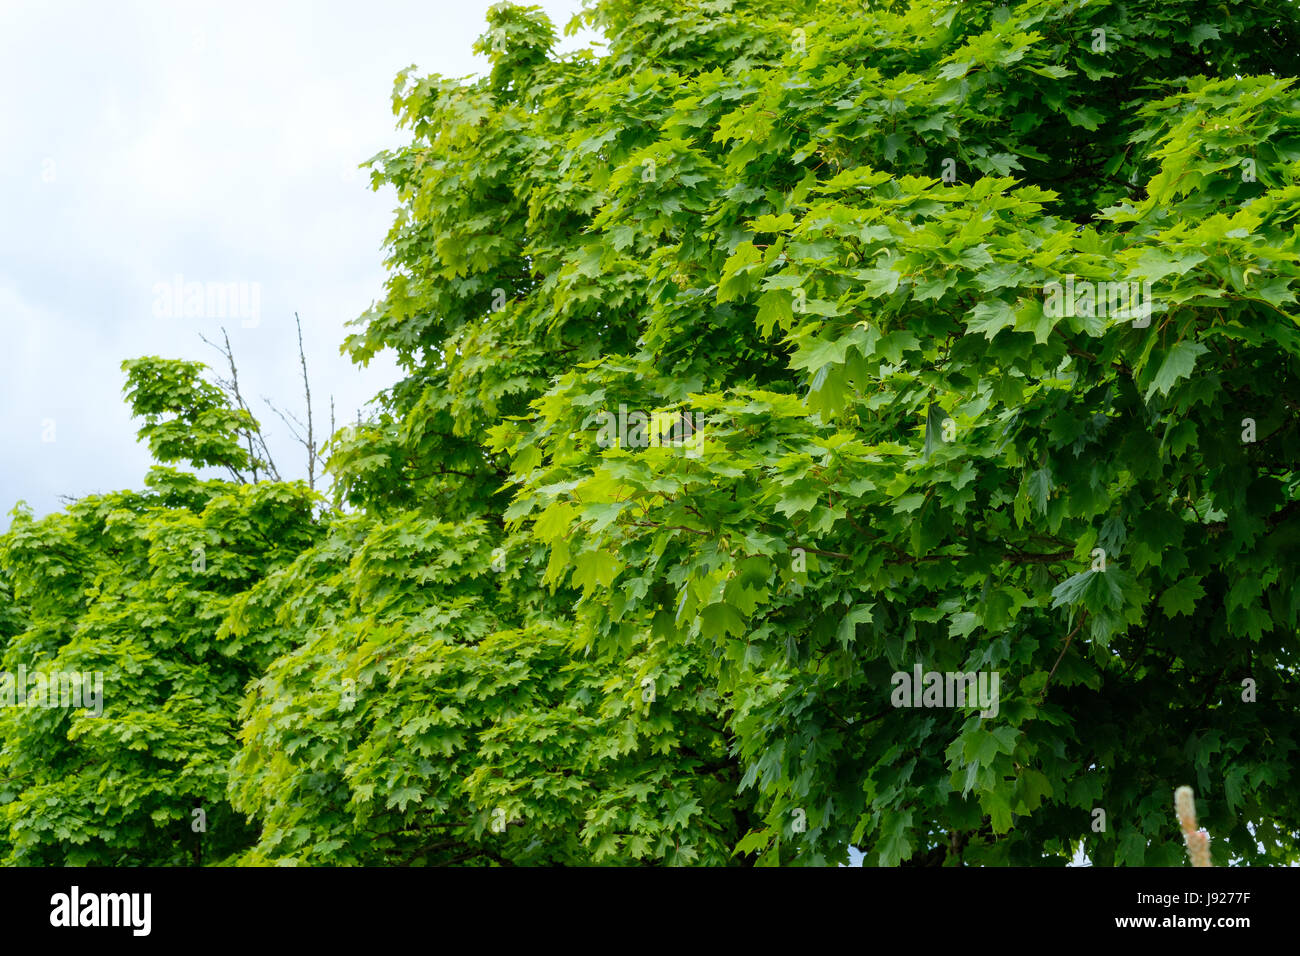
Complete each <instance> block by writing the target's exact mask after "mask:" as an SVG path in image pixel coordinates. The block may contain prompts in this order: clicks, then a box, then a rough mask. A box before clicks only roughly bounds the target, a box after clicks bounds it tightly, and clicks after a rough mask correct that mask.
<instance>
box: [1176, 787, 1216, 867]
mask: <svg viewBox="0 0 1300 956" xmlns="http://www.w3.org/2000/svg"><path fill="white" fill-rule="evenodd" d="M1174 811H1175V813H1177V815H1178V825H1179V826H1180V827H1181V828H1182V831H1183V839H1184V840H1185V841H1186V843H1187V856H1188V858H1189V859H1190V860H1191V861H1192V866H1211V865H1212V864H1211V863H1210V834H1209V833H1208V832H1206V831H1205V830H1202V829H1198V828H1197V826H1196V799H1195V797H1194V796H1193V794H1192V788H1191V787H1179V788H1178V789H1177V790H1175V791H1174Z"/></svg>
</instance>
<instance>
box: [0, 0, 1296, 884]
mask: <svg viewBox="0 0 1300 956" xmlns="http://www.w3.org/2000/svg"><path fill="white" fill-rule="evenodd" d="M874 6H875V7H876V9H872V10H866V9H864V8H863V6H862V5H861V4H857V3H848V2H821V3H812V2H805V3H799V2H794V3H790V2H784V3H776V2H768V0H753V2H746V3H739V2H732V0H709V2H703V0H693V2H690V3H683V2H680V0H671V2H670V0H636V2H633V0H596V2H592V3H590V4H589V6H588V9H587V11H586V12H585V14H584V15H583V18H584V19H585V21H586V22H587V23H588V24H590V25H592V26H595V27H597V28H599V29H601V30H602V31H603V32H604V34H605V36H606V38H607V41H608V49H607V51H606V52H605V53H604V54H603V55H600V56H597V55H595V54H593V53H591V52H584V53H577V54H572V55H569V56H564V57H561V56H557V55H556V54H555V53H554V52H553V49H552V47H553V43H554V30H553V28H552V27H551V25H550V24H549V22H547V21H546V19H545V17H544V16H542V14H541V13H540V11H538V10H536V9H535V8H527V7H516V6H511V5H508V4H506V5H499V6H498V7H495V8H494V9H493V12H492V13H491V15H490V16H489V30H488V32H487V34H486V35H485V36H484V38H483V39H482V40H481V41H480V44H479V46H478V49H479V50H480V52H483V53H485V54H486V55H487V56H488V57H489V60H490V63H491V69H490V71H489V74H488V75H487V76H485V77H483V78H482V79H478V80H473V81H468V82H466V81H457V80H451V79H446V78H441V77H438V76H431V77H417V76H416V75H414V73H413V72H412V71H411V70H407V71H403V73H401V74H400V75H399V77H398V79H397V84H396V86H395V90H394V96H393V105H394V111H395V114H396V115H397V116H398V118H399V121H400V123H401V124H402V125H403V127H405V128H406V129H408V130H409V131H410V140H411V141H410V143H409V145H407V146H405V147H403V148H401V149H397V150H394V151H390V152H385V153H382V154H380V155H379V156H377V157H376V158H375V160H374V161H373V166H374V168H373V173H372V182H373V184H374V185H375V186H376V187H379V186H382V185H392V186H393V187H395V189H396V191H397V195H398V197H399V201H400V203H401V206H400V208H399V210H398V213H397V218H396V221H395V223H394V225H393V227H392V230H391V232H390V234H389V237H388V249H389V260H388V266H389V278H388V280H387V282H386V286H385V294H384V297H383V299H382V300H381V301H380V302H378V303H377V304H376V305H375V306H374V307H373V308H372V309H371V310H370V311H369V312H368V313H367V314H366V315H364V316H362V317H361V318H360V319H358V320H357V323H356V331H355V332H354V334H352V335H351V336H350V337H349V338H348V340H347V342H346V343H345V348H346V349H347V350H348V351H349V352H350V354H351V355H352V357H353V358H354V359H355V360H356V361H358V362H365V361H368V360H369V358H370V357H372V356H373V355H375V354H377V353H378V352H379V351H381V350H383V349H392V350H394V351H395V352H396V354H397V356H398V359H399V363H400V367H401V369H402V374H403V378H402V380H401V381H399V382H397V383H396V384H394V386H393V387H392V388H391V389H389V390H387V391H386V392H385V393H384V394H383V395H382V396H381V401H380V406H381V407H380V410H379V411H378V412H377V413H376V414H375V415H373V416H372V417H371V418H370V420H368V421H366V422H364V423H361V424H360V425H358V426H356V427H355V428H349V429H347V430H345V431H344V432H342V433H340V434H339V435H337V436H335V438H334V440H333V442H332V444H331V450H332V453H333V454H332V457H331V459H330V469H331V472H332V474H333V475H334V477H335V480H336V494H337V499H338V500H337V502H336V503H337V504H338V505H340V506H342V507H346V508H347V509H349V510H348V511H347V512H346V513H344V512H341V511H335V512H329V511H325V510H318V511H317V512H313V510H312V501H313V499H312V496H311V495H310V494H309V493H306V492H305V490H304V489H302V488H301V487H300V486H295V485H292V484H287V483H282V482H274V483H262V484H256V485H241V484H238V483H225V482H211V481H202V480H199V479H197V478H195V477H193V476H186V475H183V474H181V473H179V472H176V471H173V470H170V469H156V470H155V471H154V472H153V473H152V474H151V477H150V479H149V482H148V483H147V484H148V488H149V490H148V491H147V492H145V493H141V494H139V495H134V494H122V495H116V496H100V497H97V498H91V499H87V500H86V501H83V502H79V503H77V504H76V505H74V506H72V507H71V508H70V509H69V510H68V512H67V513H66V514H63V515H56V516H51V517H49V518H46V519H42V520H41V521H39V522H38V521H33V520H30V519H27V518H23V517H21V516H20V517H19V518H18V519H17V520H16V522H15V525H14V528H13V529H12V530H11V531H10V533H9V535H8V536H7V537H6V538H5V539H4V546H3V550H2V551H0V588H5V589H8V590H9V591H10V592H11V593H12V601H13V604H14V607H15V609H14V610H5V611H3V612H0V614H3V615H7V617H6V616H0V634H4V635H6V636H7V640H8V645H7V650H6V654H5V666H6V667H10V668H11V669H12V667H13V666H16V662H17V661H19V660H20V659H21V660H27V661H31V660H34V659H35V660H45V659H50V660H56V661H58V662H60V663H61V664H62V663H66V665H67V666H69V667H73V666H79V667H83V668H84V667H86V666H88V665H89V664H91V663H94V664H95V665H96V666H100V665H102V666H103V668H104V669H105V670H106V673H109V672H111V673H114V674H117V673H121V674H123V675H128V676H130V678H131V681H132V683H131V684H130V685H129V686H130V690H129V691H126V690H123V691H122V692H121V694H120V696H119V698H118V699H117V701H116V703H113V704H111V706H110V704H109V703H108V701H110V700H112V699H113V698H112V697H111V695H109V694H107V693H106V698H105V699H106V705H105V714H104V717H101V718H98V719H97V721H98V722H96V721H95V720H92V719H90V718H83V717H79V716H75V715H74V716H72V717H69V716H68V715H66V714H63V715H58V716H51V715H50V714H36V713H34V712H22V711H13V712H8V713H3V712H0V739H3V740H4V750H3V751H2V752H0V763H5V762H7V764H13V768H12V770H11V772H28V773H31V774H33V775H34V777H33V780H34V782H31V783H16V784H14V783H10V784H7V785H8V786H11V787H14V788H15V789H13V790H12V792H11V793H10V794H9V795H8V799H9V802H8V803H6V804H5V806H4V813H5V817H4V819H5V820H6V821H7V823H8V827H9V838H8V847H9V854H10V857H11V858H12V859H14V860H29V859H42V860H51V861H54V860H62V859H69V860H94V861H99V860H106V859H120V858H122V856H123V855H124V854H127V853H128V852H136V853H139V854H142V855H143V857H144V858H147V859H148V860H149V861H151V862H167V861H171V860H174V859H176V858H177V854H178V852H179V850H178V849H177V848H176V846H175V845H174V844H171V843H168V836H167V834H168V833H169V832H171V831H169V830H168V829H167V828H168V827H169V826H171V825H172V824H173V823H174V822H175V821H176V820H178V819H180V818H181V817H182V816H184V815H185V814H187V813H188V812H189V811H188V807H189V806H190V805H191V803H192V802H193V801H195V800H198V801H202V802H203V803H204V804H205V805H211V806H221V807H222V811H221V812H222V815H223V816H222V819H223V820H226V819H228V818H229V820H230V822H229V823H223V826H222V827H221V828H220V832H221V834H222V835H221V837H220V840H219V841H217V843H216V844H215V846H214V848H213V850H212V851H211V852H212V853H215V854H216V855H217V856H222V857H224V858H227V859H229V860H231V861H236V862H251V863H284V864H297V863H305V864H318V863H331V864H333V863H403V864H440V863H442V864H445V863H479V864H527V863H585V862H595V863H631V862H645V863H724V862H757V863H760V864H777V863H800V864H814V865H816V864H827V863H837V862H840V861H842V860H843V859H844V858H845V854H846V850H847V847H848V846H850V845H857V846H860V847H863V848H865V850H866V853H867V857H866V860H867V862H868V863H869V864H880V865H895V864H899V863H908V864H947V865H955V864H959V863H971V864H988V865H995V864H1009V863H1010V864H1039V865H1041V864H1047V865H1061V864H1063V863H1065V862H1067V861H1068V860H1069V859H1070V858H1071V857H1072V856H1073V855H1074V854H1075V853H1076V852H1077V851H1078V850H1079V849H1080V848H1082V849H1084V850H1085V851H1086V852H1087V853H1088V855H1089V856H1090V857H1091V859H1092V860H1093V862H1094V863H1096V864H1101V865H1110V864H1137V865H1141V864H1147V865H1151V864H1173V863H1176V862H1178V861H1179V858H1180V856H1181V851H1180V850H1179V848H1178V846H1177V844H1176V843H1175V842H1173V841H1172V840H1170V839H1169V820H1168V811H1167V801H1168V793H1169V790H1170V789H1171V787H1172V786H1173V784H1174V783H1175V782H1178V783H1181V782H1182V781H1183V780H1184V779H1185V778H1190V777H1189V775H1194V776H1195V780H1196V784H1197V786H1196V789H1197V792H1198V793H1200V794H1201V795H1202V798H1203V803H1204V809H1205V813H1204V815H1203V816H1204V820H1205V823H1206V825H1207V826H1208V827H1209V828H1210V829H1211V830H1212V831H1213V832H1214V833H1215V836H1216V839H1215V842H1214V845H1213V853H1214V854H1215V856H1216V861H1217V862H1219V863H1225V862H1228V861H1229V860H1230V859H1236V860H1242V861H1246V862H1249V863H1265V862H1284V861H1288V862H1289V861H1293V860H1294V858H1295V849H1294V847H1295V846H1296V842H1295V836H1296V834H1295V832H1294V830H1295V820H1296V819H1297V814H1298V812H1300V806H1298V805H1297V797H1296V796H1295V794H1296V792H1297V788H1296V783H1297V780H1300V756H1298V754H1300V726H1297V721H1296V713H1297V703H1298V701H1297V699H1296V691H1295V682H1294V680H1293V678H1294V676H1295V673H1296V665H1297V661H1296V645H1295V638H1294V635H1295V631H1296V624H1297V611H1298V610H1300V598H1298V597H1297V594H1300V591H1298V590H1297V588H1296V586H1295V585H1296V580H1295V575H1296V567H1297V562H1296V560H1295V558H1296V550H1297V546H1298V543H1300V506H1298V505H1297V504H1296V502H1297V499H1298V498H1300V496H1298V495H1297V487H1296V486H1297V478H1296V473H1295V461H1296V458H1297V453H1298V452H1300V433H1298V431H1297V428H1296V411H1297V402H1298V401H1300V394H1298V390H1297V376H1296V371H1297V358H1298V357H1300V331H1298V330H1297V322H1296V319H1295V318H1294V311H1295V306H1296V299H1295V292H1296V289H1297V288H1298V287H1300V285H1298V283H1300V243H1298V240H1297V233H1296V230H1295V223H1296V222H1297V221H1298V219H1300V94H1297V92H1296V90H1295V85H1294V80H1293V77H1294V76H1295V75H1296V73H1297V65H1298V64H1297V51H1300V44H1297V42H1296V41H1297V27H1298V21H1297V17H1296V13H1295V10H1294V7H1293V5H1292V4H1290V3H1286V4H1282V5H1278V4H1264V3H1259V2H1255V0H1235V2H1232V0H1230V2H1226V3H1224V4H1221V5H1219V6H1217V7H1216V8H1215V13H1214V19H1213V22H1209V21H1207V19H1206V18H1207V14H1206V12H1205V8H1204V5H1203V4H1199V3H1194V2H1191V0H1162V2H1159V3H1156V2H1147V0H1142V2H1128V3H1118V2H1105V0H1103V2H1090V3H1084V2H1074V0H1070V2H1065V3H1061V2H1051V3H1048V2H1042V0H1024V2H1020V3H1013V4H1009V5H1006V6H996V5H992V4H970V3H965V4H959V3H953V2H949V0H914V2H911V3H906V4H905V3H901V2H898V3H889V4H876V5H874ZM1143 283H1149V284H1150V285H1149V288H1150V290H1151V291H1150V293H1149V298H1148V299H1147V300H1146V301H1147V304H1148V305H1150V306H1151V310H1150V314H1149V316H1145V318H1147V319H1149V321H1142V318H1144V316H1141V315H1139V316H1137V317H1136V320H1135V317H1133V316H1130V315H1116V314H1114V311H1115V309H1114V305H1115V302H1116V301H1117V300H1116V299H1115V298H1114V296H1115V295H1117V293H1116V291H1115V286H1116V285H1118V284H1122V289H1123V290H1124V295H1125V296H1126V298H1125V300H1124V301H1125V302H1130V300H1131V299H1132V300H1134V301H1135V300H1136V298H1137V297H1136V296H1130V293H1131V292H1132V290H1134V289H1135V288H1136V289H1141V288H1143ZM1084 289H1087V290H1088V292H1087V296H1089V297H1092V296H1093V293H1094V290H1098V291H1096V295H1095V297H1094V298H1092V301H1093V304H1094V305H1096V304H1097V303H1101V302H1103V301H1105V302H1106V304H1107V308H1105V309H1102V310H1100V311H1099V310H1098V309H1096V308H1089V307H1087V306H1086V305H1083V303H1084V302H1085V301H1087V299H1086V298H1085V297H1084V293H1083V292H1082V291H1080V290H1084ZM1053 290H1055V292H1054V291H1053ZM1061 290H1069V291H1068V292H1066V293H1065V296H1066V299H1065V301H1066V302H1067V303H1068V301H1069V300H1074V304H1075V307H1074V308H1070V307H1068V304H1067V307H1065V308H1061V307H1060V305H1061V301H1062V300H1061V299H1059V298H1058V297H1057V296H1058V294H1059V293H1060V291H1061ZM1076 291H1078V295H1076ZM128 371H129V385H128V387H129V389H131V392H130V397H131V400H132V402H133V405H134V407H135V410H136V412H137V414H139V415H141V416H142V417H143V418H144V419H145V422H146V424H145V428H144V429H143V430H142V436H143V437H144V438H146V439H147V440H148V441H149V442H150V444H151V448H152V449H153V451H154V453H155V455H156V456H157V457H158V458H159V460H160V461H162V462H175V461H180V460H186V461H190V462H191V463H193V464H194V465H198V466H201V465H212V464H219V465H226V466H229V467H232V468H235V469H238V468H239V467H241V466H242V465H244V464H246V463H247V462H246V461H245V460H244V459H241V458H240V454H241V451H240V446H239V442H238V435H239V434H240V431H241V429H242V430H244V431H247V430H248V429H249V428H250V427H252V423H250V422H249V421H247V420H245V419H244V418H242V417H241V415H242V414H244V413H243V411H242V410H241V409H232V408H231V407H230V406H229V405H228V404H223V403H222V402H221V401H219V393H214V392H212V391H209V390H208V389H207V388H205V387H204V385H203V383H202V380H201V379H200V377H199V374H198V372H199V370H198V369H196V368H194V367H193V366H190V365H186V364H185V363H169V362H165V361H163V360H159V359H142V360H138V361H137V362H136V363H128ZM629 410H631V411H632V412H635V413H637V414H640V416H641V418H640V420H637V419H636V417H635V416H634V415H630V414H629V413H628V412H629ZM165 415H170V416H173V417H171V418H163V417H162V416H165ZM611 423H616V424H617V427H614V426H613V425H612V424H611ZM1248 423H1249V424H1248ZM611 432H616V433H617V440H615V441H609V440H608V436H609V434H610V433H611ZM651 437H653V438H654V440H653V441H652V440H649V438H651ZM660 439H662V440H660ZM244 454H250V453H244ZM197 541H201V542H206V543H207V545H208V546H209V547H211V548H212V549H214V550H216V551H218V552H219V553H220V554H221V555H222V557H223V561H217V560H212V561H211V566H212V567H213V568H222V569H224V570H221V571H220V572H219V573H218V574H217V575H216V576H214V577H210V578H201V579H195V578H194V577H193V576H192V575H190V574H187V573H186V572H185V570H184V569H183V568H178V567H177V566H176V565H175V563H174V561H172V560H171V559H169V558H167V557H164V555H168V554H171V553H173V552H176V551H178V550H179V549H183V548H184V547H185V546H186V545H188V544H190V543H192V542H197ZM169 547H170V548H172V549H173V552H168V551H167V549H168V548H169ZM222 549H226V550H222ZM200 582H201V583H200ZM4 593H5V592H4V591H3V590H0V595H3V594H4ZM15 622H19V623H15ZM142 635H147V636H142ZM173 648H175V649H178V655H179V653H180V652H181V651H183V653H184V655H187V656H188V658H189V659H188V660H186V661H185V665H184V666H182V665H180V664H178V663H176V659H175V658H174V657H173V656H170V655H162V652H163V651H168V652H170V651H171V650H172V649H173ZM160 655H162V656H165V657H166V658H167V663H166V664H165V665H164V664H163V662H162V660H161V659H160ZM914 667H920V668H922V669H924V670H926V671H938V672H961V673H975V672H978V673H983V674H989V673H995V674H997V675H999V676H1000V686H1001V688H1002V692H1001V699H1000V701H999V706H998V707H997V709H996V713H991V712H985V713H981V708H980V707H979V706H975V705H969V706H965V707H926V708H921V709H916V708H911V707H898V706H895V705H894V702H892V701H891V683H892V677H893V675H896V674H899V673H903V674H910V673H911V672H912V671H913V668H914ZM114 668H116V670H114ZM1243 681H1248V682H1251V684H1252V686H1253V687H1254V690H1255V693H1254V696H1251V695H1249V694H1247V693H1244V692H1243ZM244 688H247V694H246V696H245V697H244V698H243V701H242V704H241V703H239V701H238V700H237V697H236V693H235V692H237V691H238V690H240V689H244ZM178 693H179V694H180V696H179V697H178V696H177V694H178ZM191 700H192V701H193V702H192V703H186V702H187V701H191ZM111 708H117V709H111ZM178 708H181V709H182V710H183V711H184V714H185V716H184V719H185V720H188V721H191V725H190V726H192V727H199V728H201V729H202V732H201V733H200V734H198V735H197V739H192V738H191V737H190V736H186V733H187V732H183V731H182V719H181V717H180V716H178V715H176V714H175V711H176V710H177V709H178ZM236 709H237V710H236ZM101 728H109V729H101ZM83 761H89V763H88V765H87V766H86V767H82V766H81V762H83ZM7 764H6V765H7ZM70 768H75V770H73V771H72V772H71V773H69V770H70ZM0 770H3V768H0ZM92 797H93V799H92ZM226 800H228V801H229V803H228V804H226V803H224V802H223V801H226ZM97 801H98V802H97ZM88 807H96V808H99V809H97V810H96V811H94V812H91V811H90V810H88V809H87V808H88ZM105 808H107V809H105ZM1098 809H1101V810H1104V811H1105V814H1104V816H1105V819H1106V820H1107V821H1109V822H1108V825H1107V826H1106V827H1105V828H1104V829H1097V828H1095V820H1096V814H1095V811H1096V810H1098ZM235 813H237V814H240V815H242V816H243V817H244V818H246V821H247V822H246V823H245V822H244V821H242V820H235V819H234V817H233V814H235ZM216 832H217V831H216V830H214V831H213V834H214V836H213V839H214V840H216V836H215V834H216Z"/></svg>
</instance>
